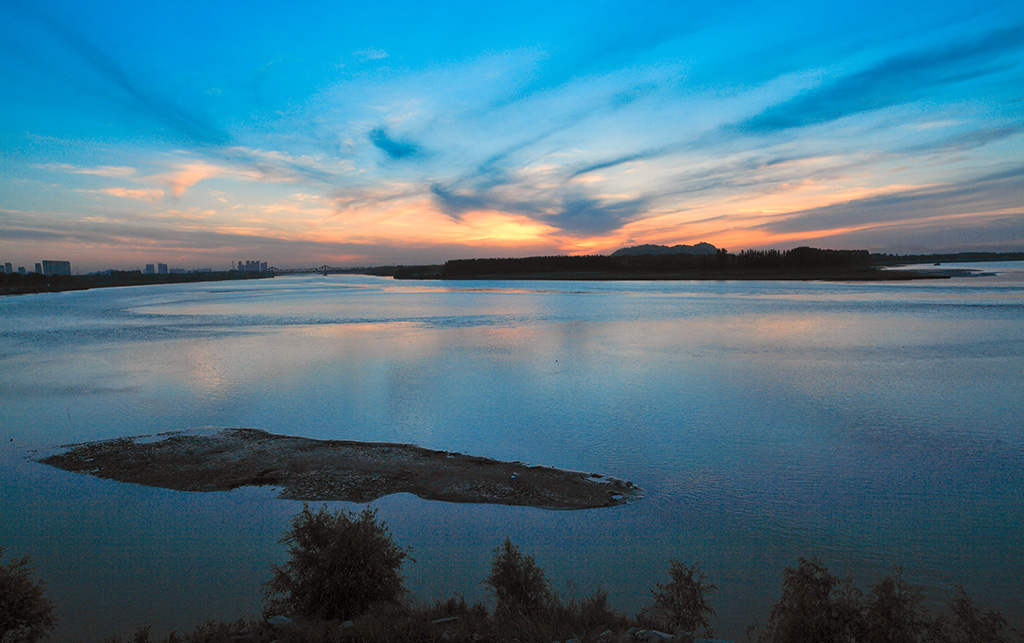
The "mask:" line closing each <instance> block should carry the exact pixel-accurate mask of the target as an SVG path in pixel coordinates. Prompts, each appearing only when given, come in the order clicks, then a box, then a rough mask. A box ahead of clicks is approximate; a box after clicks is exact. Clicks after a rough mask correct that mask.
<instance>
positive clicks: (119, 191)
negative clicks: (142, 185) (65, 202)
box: [79, 188, 164, 203]
mask: <svg viewBox="0 0 1024 643" xmlns="http://www.w3.org/2000/svg"><path fill="white" fill-rule="evenodd" d="M79 191H80V192H87V193H89V194H107V195H109V196H116V197H120V198H122V199H135V200H136V201H148V202H150V203H156V202H157V201H159V200H160V199H162V198H163V197H164V191H163V190H159V189H148V190H132V189H128V188H105V189H100V190H79Z"/></svg>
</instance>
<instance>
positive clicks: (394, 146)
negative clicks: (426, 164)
mask: <svg viewBox="0 0 1024 643" xmlns="http://www.w3.org/2000/svg"><path fill="white" fill-rule="evenodd" d="M369 138H370V142H371V143H373V144H374V145H375V146H376V147H377V148H378V149H380V150H381V151H383V152H384V153H385V154H387V155H388V157H389V158H392V159H394V160H403V159H408V158H416V157H418V156H422V155H423V150H422V149H421V148H420V147H419V146H418V145H416V144H415V143H413V142H412V141H408V140H401V139H397V138H393V137H392V136H390V135H389V134H388V132H387V130H386V129H384V128H383V127H378V128H376V129H373V130H371V131H370V134H369Z"/></svg>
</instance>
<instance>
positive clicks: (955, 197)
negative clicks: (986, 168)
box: [758, 166, 1024, 236]
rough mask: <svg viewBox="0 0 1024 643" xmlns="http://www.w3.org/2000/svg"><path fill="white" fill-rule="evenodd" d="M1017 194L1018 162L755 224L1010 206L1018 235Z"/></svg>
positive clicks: (838, 221)
mask: <svg viewBox="0 0 1024 643" xmlns="http://www.w3.org/2000/svg"><path fill="white" fill-rule="evenodd" d="M1021 194H1024V166H1021V167H1016V168H1013V169H1010V170H1007V171H1003V172H998V173H995V174H989V175H985V176H981V177H978V178H974V179H967V180H964V181H962V182H959V183H954V184H950V185H942V186H935V187H927V188H918V189H912V190H904V191H901V192H897V193H894V194H886V195H883V196H878V197H870V198H865V199H858V200H854V201H849V202H846V203H840V204H836V205H832V206H828V207H823V208H814V209H811V210H805V211H800V212H794V213H791V214H787V215H785V216H780V217H776V218H774V219H772V220H771V221H769V222H768V223H765V224H762V225H760V226H758V228H759V229H761V230H764V231H766V232H770V233H772V234H787V233H801V232H815V231H828V230H839V229H844V228H855V227H859V226H863V225H869V224H879V223H894V222H904V223H906V222H911V221H914V220H917V219H925V218H929V217H934V216H950V215H963V214H975V215H977V214H980V213H984V212H996V213H1012V212H1016V216H1018V217H1021V218H1020V219H1019V223H1020V225H1021V228H1022V230H1021V233H1022V234H1021V236H1024V202H1022V201H1021V199H1020V195H1021Z"/></svg>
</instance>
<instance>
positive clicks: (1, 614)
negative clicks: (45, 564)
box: [0, 547, 57, 643]
mask: <svg viewBox="0 0 1024 643" xmlns="http://www.w3.org/2000/svg"><path fill="white" fill-rule="evenodd" d="M3 551H4V550H3V548H2V547H0V556H2V555H3ZM44 588H45V585H44V584H43V582H42V581H37V580H34V579H33V578H32V568H31V567H30V566H29V558H28V556H25V557H24V558H20V559H17V560H12V561H11V562H9V563H7V564H6V565H0V642H2V643H31V642H32V641H38V640H40V639H43V638H45V637H46V635H47V633H48V632H49V631H50V630H52V629H53V626H54V625H56V622H57V621H56V619H55V618H54V615H53V601H51V600H50V599H48V598H47V597H46V595H45V594H44V591H43V590H44Z"/></svg>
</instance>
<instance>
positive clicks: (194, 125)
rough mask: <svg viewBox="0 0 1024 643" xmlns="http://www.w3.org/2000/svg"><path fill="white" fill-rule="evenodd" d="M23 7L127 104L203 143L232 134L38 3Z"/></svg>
mask: <svg viewBox="0 0 1024 643" xmlns="http://www.w3.org/2000/svg"><path fill="white" fill-rule="evenodd" d="M20 7H21V9H22V10H23V11H25V12H26V13H27V14H29V15H31V16H32V17H33V18H35V19H36V20H37V21H38V22H40V23H41V24H43V25H44V26H45V27H46V28H47V29H49V30H50V32H51V33H53V34H54V35H55V36H57V37H58V38H59V39H60V41H61V42H63V43H64V44H65V45H66V46H67V47H68V48H69V49H70V50H72V51H73V52H75V53H76V54H77V55H78V57H79V58H80V59H81V60H82V61H83V62H85V63H86V64H87V65H88V66H89V67H90V68H91V69H93V70H94V71H95V72H96V73H97V74H99V76H100V77H101V78H103V79H105V80H106V81H107V82H108V83H109V84H110V86H111V87H113V88H115V89H116V90H117V93H115V94H113V95H112V96H111V97H112V98H114V99H115V100H116V101H118V102H120V103H121V104H122V105H123V106H125V107H127V108H130V109H132V110H133V111H135V112H137V113H140V114H143V115H145V116H147V117H149V118H152V119H153V120H154V121H156V122H158V123H160V124H161V125H163V126H164V127H167V128H168V129H170V130H171V131H173V132H175V133H176V134H178V135H180V136H184V137H185V138H186V139H188V140H190V141H191V142H193V143H195V144H199V145H224V144H227V143H228V142H229V141H230V137H229V136H228V135H227V134H226V133H224V132H223V131H222V130H220V128H218V127H217V126H216V125H214V124H213V123H212V122H211V121H210V120H208V119H207V118H205V117H204V116H202V115H201V114H200V113H199V112H198V111H196V110H193V109H187V108H185V107H184V106H182V105H180V104H179V103H177V102H176V101H175V100H172V99H171V97H169V96H166V95H163V94H161V93H160V92H157V91H155V90H154V89H152V88H151V87H147V86H146V84H145V83H143V82H141V81H139V80H138V79H137V78H134V77H133V76H132V75H131V74H129V73H128V72H127V71H126V70H125V69H124V68H123V67H122V66H121V65H120V64H119V63H118V62H117V61H116V60H114V58H112V57H111V56H110V55H108V54H107V53H106V52H105V51H103V50H102V49H101V48H100V47H98V46H96V45H95V44H93V43H91V42H89V41H88V40H86V39H85V38H83V37H81V36H80V35H79V34H77V33H75V32H74V31H72V30H71V29H68V28H66V27H65V26H64V25H63V24H62V23H61V22H60V21H58V20H57V19H55V18H53V17H51V16H50V15H49V14H47V13H46V12H45V11H43V10H41V9H39V8H38V7H35V6H32V5H28V4H24V5H20Z"/></svg>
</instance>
